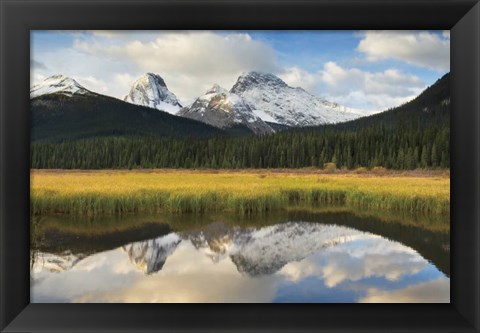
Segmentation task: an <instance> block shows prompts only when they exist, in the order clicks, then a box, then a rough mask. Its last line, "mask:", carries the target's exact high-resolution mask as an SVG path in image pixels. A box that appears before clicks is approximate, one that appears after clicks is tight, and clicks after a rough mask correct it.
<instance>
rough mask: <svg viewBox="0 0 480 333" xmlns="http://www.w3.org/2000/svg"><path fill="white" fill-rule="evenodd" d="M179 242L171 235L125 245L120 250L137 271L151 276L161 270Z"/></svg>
mask: <svg viewBox="0 0 480 333" xmlns="http://www.w3.org/2000/svg"><path fill="white" fill-rule="evenodd" d="M180 241H181V240H180V239H179V237H178V236H177V235H176V234H175V233H171V234H168V235H166V236H163V237H160V238H157V239H152V240H148V241H143V242H135V243H132V244H129V245H125V246H123V247H122V249H123V250H124V251H125V252H126V253H127V254H128V258H129V260H130V262H131V263H132V264H134V265H135V267H137V268H138V270H140V271H141V272H142V273H144V274H152V273H155V272H158V271H159V270H161V269H162V267H163V265H164V264H165V261H166V260H167V258H168V256H170V255H171V254H172V253H173V252H174V251H175V249H176V248H177V245H178V244H179V243H180Z"/></svg>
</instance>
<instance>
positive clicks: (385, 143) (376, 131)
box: [31, 121, 450, 170]
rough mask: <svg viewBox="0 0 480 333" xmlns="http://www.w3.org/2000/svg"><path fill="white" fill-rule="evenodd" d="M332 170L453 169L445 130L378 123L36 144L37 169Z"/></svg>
mask: <svg viewBox="0 0 480 333" xmlns="http://www.w3.org/2000/svg"><path fill="white" fill-rule="evenodd" d="M326 163H335V165H336V166H337V168H347V169H355V168H358V167H367V168H371V167H375V166H382V167H385V168H388V169H401V170H411V169H416V168H449V167H450V127H449V125H448V123H447V122H445V121H434V122H432V123H430V124H428V125H422V126H419V125H418V124H417V123H412V124H410V125H405V124H402V125H401V126H395V128H390V127H389V126H385V124H384V123H383V122H379V123H374V124H371V125H369V126H366V127H363V128H360V129H358V128H356V129H355V130H353V129H349V128H348V126H342V127H338V126H322V127H317V128H309V129H301V130H288V131H283V132H277V133H274V134H269V135H263V136H247V137H236V138H233V137H230V138H227V137H223V136H222V137H213V138H209V139H195V138H185V139H178V138H177V139H174V138H156V137H97V138H90V139H82V140H75V141H64V142H60V143H53V142H47V141H44V142H34V143H32V145H31V167H32V168H35V169H45V168H46V169H48V168H59V169H132V168H186V169H192V168H227V169H242V168H302V167H320V168H321V167H324V165H325V164H326Z"/></svg>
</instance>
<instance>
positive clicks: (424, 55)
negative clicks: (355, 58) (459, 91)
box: [357, 31, 450, 72]
mask: <svg viewBox="0 0 480 333" xmlns="http://www.w3.org/2000/svg"><path fill="white" fill-rule="evenodd" d="M361 35H362V36H363V39H362V40H361V41H360V43H359V45H358V47H357V50H358V51H360V52H362V53H364V54H365V55H366V57H367V59H368V60H370V61H378V60H386V59H395V60H400V61H404V62H406V63H408V64H411V65H415V66H420V67H424V68H428V69H433V70H436V71H439V72H446V71H448V70H449V69H450V32H447V31H444V32H443V34H442V35H440V34H435V33H431V32H427V31H422V32H413V31H366V32H363V33H361Z"/></svg>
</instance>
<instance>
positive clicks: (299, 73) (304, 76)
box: [279, 66, 321, 94]
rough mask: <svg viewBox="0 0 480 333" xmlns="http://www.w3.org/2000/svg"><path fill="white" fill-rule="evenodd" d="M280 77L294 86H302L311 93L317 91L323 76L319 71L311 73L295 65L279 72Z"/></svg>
mask: <svg viewBox="0 0 480 333" xmlns="http://www.w3.org/2000/svg"><path fill="white" fill-rule="evenodd" d="M279 77H280V78H281V79H282V80H284V81H285V82H286V83H287V84H288V85H290V86H292V87H301V88H303V89H305V90H306V91H308V92H310V93H313V94H314V93H315V91H316V89H317V87H318V84H319V83H320V82H321V77H320V76H319V75H318V73H309V72H308V71H306V70H304V69H302V68H300V67H298V66H293V67H290V68H287V69H286V70H285V71H284V72H282V73H280V74H279Z"/></svg>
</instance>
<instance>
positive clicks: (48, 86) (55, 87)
mask: <svg viewBox="0 0 480 333" xmlns="http://www.w3.org/2000/svg"><path fill="white" fill-rule="evenodd" d="M48 94H63V95H66V96H73V95H74V94H76V95H88V94H93V93H92V92H91V91H90V90H88V89H85V88H84V87H83V86H82V85H81V84H79V83H78V82H77V81H75V80H74V79H72V78H69V77H67V76H63V75H53V76H50V77H48V78H46V79H45V80H43V81H42V82H41V83H39V84H36V85H34V86H33V87H32V88H30V98H35V97H38V96H42V95H48Z"/></svg>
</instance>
